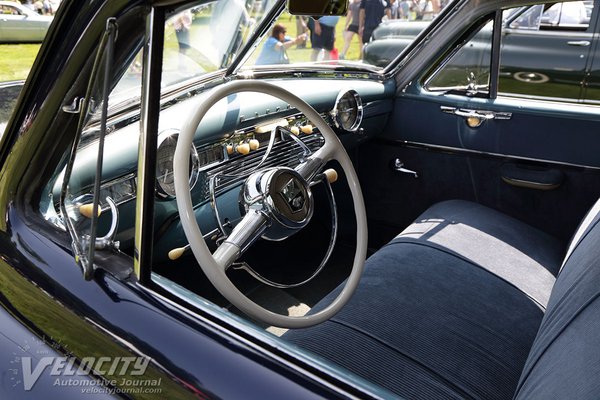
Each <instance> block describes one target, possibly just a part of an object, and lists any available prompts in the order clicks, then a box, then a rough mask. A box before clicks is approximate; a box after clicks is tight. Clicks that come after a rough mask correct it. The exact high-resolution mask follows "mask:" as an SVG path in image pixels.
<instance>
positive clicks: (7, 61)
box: [0, 44, 41, 82]
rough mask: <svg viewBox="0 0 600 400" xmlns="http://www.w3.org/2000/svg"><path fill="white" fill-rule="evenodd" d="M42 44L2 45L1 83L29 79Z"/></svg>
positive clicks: (0, 48)
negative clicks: (28, 76)
mask: <svg viewBox="0 0 600 400" xmlns="http://www.w3.org/2000/svg"><path fill="white" fill-rule="evenodd" d="M40 46H41V45H40V44H3V45H0V82H4V81H14V80H19V79H25V78H27V75H28V74H29V70H30V69H31V66H32V65H33V61H34V60H35V56H36V55H37V53H38V51H39V49H40Z"/></svg>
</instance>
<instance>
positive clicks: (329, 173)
mask: <svg viewBox="0 0 600 400" xmlns="http://www.w3.org/2000/svg"><path fill="white" fill-rule="evenodd" d="M323 173H324V174H325V176H326V177H327V180H328V181H329V183H333V182H335V181H337V180H338V173H337V171H336V170H335V169H333V168H329V169H327V170H325V172H323Z"/></svg>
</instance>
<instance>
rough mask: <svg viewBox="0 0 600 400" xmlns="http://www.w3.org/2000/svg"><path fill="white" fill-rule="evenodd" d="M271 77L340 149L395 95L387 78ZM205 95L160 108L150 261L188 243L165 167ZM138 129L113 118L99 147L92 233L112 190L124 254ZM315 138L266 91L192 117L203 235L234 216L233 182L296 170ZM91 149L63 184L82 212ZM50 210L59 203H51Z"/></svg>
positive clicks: (378, 121) (375, 124)
mask: <svg viewBox="0 0 600 400" xmlns="http://www.w3.org/2000/svg"><path fill="white" fill-rule="evenodd" d="M272 83H275V84H277V85H281V86H283V87H285V88H286V89H287V90H288V91H290V92H292V93H294V94H296V95H297V96H299V97H301V98H302V99H304V100H305V101H307V102H308V103H309V104H310V105H311V106H312V107H313V108H315V110H316V111H317V112H319V114H320V115H321V116H322V118H324V120H325V121H326V122H327V123H328V124H330V126H332V127H333V129H334V130H335V131H336V133H337V134H338V137H339V138H340V140H341V141H342V143H343V144H344V145H345V146H346V147H347V148H351V147H353V146H356V145H357V144H359V143H361V142H362V141H364V140H367V139H368V138H369V137H372V136H374V135H376V134H377V132H378V131H379V130H381V129H382V128H383V125H384V124H385V122H386V120H387V116H388V114H389V113H390V111H391V110H392V98H393V95H394V92H395V87H394V84H393V82H374V81H367V80H351V81H349V80H348V79H339V80H334V79H332V80H327V79H312V80H309V79H306V80H297V79H296V80H277V81H272ZM203 97H204V95H203V93H199V94H194V95H191V96H180V97H178V98H174V99H170V100H169V101H168V102H167V103H165V106H164V108H163V110H162V111H161V115H160V122H159V136H158V146H157V153H156V156H157V169H156V201H155V235H154V236H155V246H154V248H155V259H156V261H157V262H162V261H167V260H168V254H169V251H171V250H172V249H173V248H177V247H180V246H185V245H186V244H187V243H186V239H185V235H184V234H183V230H182V227H181V225H180V221H179V213H178V210H177V205H176V201H175V190H174V179H173V167H172V166H173V158H174V153H175V148H176V146H177V139H178V135H179V132H180V131H181V129H182V127H183V125H184V123H185V122H186V120H187V117H188V116H190V115H191V114H192V112H193V110H194V109H195V108H196V107H197V106H198V104H199V102H201V101H202V100H203ZM139 130H140V127H139V123H138V122H134V123H129V124H127V125H125V126H119V124H118V123H116V124H114V126H113V131H112V132H110V133H109V134H108V135H107V137H106V140H105V144H104V146H105V156H104V166H103V173H102V184H101V191H100V199H101V203H100V205H101V207H102V210H103V212H102V214H101V216H100V218H99V231H102V230H103V229H104V230H106V229H108V228H107V227H108V226H109V225H110V220H111V217H110V212H107V213H105V212H104V210H107V209H108V203H107V202H106V200H105V199H106V197H107V196H110V197H111V198H112V199H113V200H114V202H115V204H116V205H117V207H118V211H119V226H118V234H117V237H116V238H117V240H119V241H120V242H121V249H122V250H123V251H124V252H126V253H128V254H129V253H131V251H130V250H131V249H132V248H133V227H134V224H135V193H136V190H137V162H138V158H137V152H138V138H139ZM84 135H85V132H84ZM322 144H323V138H322V137H321V135H320V132H319V131H318V130H317V129H316V128H314V127H313V125H312V123H311V121H309V120H307V118H306V117H305V116H304V115H302V114H301V113H299V112H298V111H297V110H295V109H293V108H292V107H290V106H289V105H288V104H286V103H284V102H283V101H281V100H279V99H276V98H274V97H272V96H268V95H263V94H257V93H237V94H234V95H231V96H229V97H227V98H225V99H223V100H221V101H219V102H218V103H217V104H215V106H213V107H212V109H211V110H210V111H209V112H208V113H207V115H206V116H205V118H204V119H203V121H202V122H201V123H200V126H199V127H198V129H197V131H196V135H195V137H194V143H193V145H192V146H191V148H190V153H189V157H190V187H191V192H192V200H193V203H194V212H195V213H196V218H197V221H198V223H199V226H200V228H201V230H202V232H203V233H208V235H207V236H208V238H209V239H210V238H211V236H214V233H215V232H216V233H218V232H219V230H220V231H223V230H228V229H231V228H232V227H233V226H235V224H236V222H237V221H238V220H240V219H241V217H242V216H243V215H242V212H243V211H242V210H240V207H239V187H240V186H241V185H242V183H243V182H244V181H245V179H246V178H247V177H248V175H250V173H251V172H253V171H255V170H256V169H258V168H268V167H270V166H276V165H279V166H288V167H290V168H294V167H295V166H297V165H298V164H299V163H300V159H301V157H302V156H303V154H304V155H306V152H314V151H316V150H317V149H318V148H319V147H321V146H322ZM97 151H98V145H97V142H96V141H90V143H89V144H88V145H86V146H85V147H83V148H81V149H79V150H78V151H77V156H76V159H75V164H74V168H73V172H72V175H71V179H70V182H69V186H70V192H71V193H72V195H71V203H72V204H74V205H76V207H79V210H78V211H79V213H80V214H81V204H84V203H86V202H87V203H89V201H90V200H89V199H90V196H91V194H90V193H91V190H92V186H93V183H94V172H95V167H96V159H97ZM61 187H62V180H61V179H60V176H59V179H57V180H56V182H55V185H54V189H53V198H54V199H55V200H54V201H55V202H57V201H58V199H59V198H60V190H61ZM55 208H56V210H58V209H59V208H58V204H56V206H55ZM76 211H77V210H76ZM70 214H71V213H70ZM73 214H77V212H73ZM75 217H77V216H75ZM88 217H89V216H88ZM79 220H84V221H85V218H81V217H80V218H79ZM100 234H101V233H100ZM217 236H218V235H217Z"/></svg>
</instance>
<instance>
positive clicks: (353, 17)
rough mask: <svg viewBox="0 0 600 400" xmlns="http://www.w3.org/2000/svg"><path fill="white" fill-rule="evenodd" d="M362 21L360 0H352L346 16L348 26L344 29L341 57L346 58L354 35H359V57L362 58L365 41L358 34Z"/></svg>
mask: <svg viewBox="0 0 600 400" xmlns="http://www.w3.org/2000/svg"><path fill="white" fill-rule="evenodd" d="M359 21H360V0H351V1H350V4H349V5H348V15H347V16H346V27H345V29H344V49H343V50H342V53H341V54H340V59H342V60H343V59H345V58H346V53H347V52H348V49H349V48H350V43H351V42H352V38H353V37H354V35H356V36H357V37H358V45H359V48H360V56H359V59H362V48H363V42H362V37H361V36H360V35H359V34H358V25H359Z"/></svg>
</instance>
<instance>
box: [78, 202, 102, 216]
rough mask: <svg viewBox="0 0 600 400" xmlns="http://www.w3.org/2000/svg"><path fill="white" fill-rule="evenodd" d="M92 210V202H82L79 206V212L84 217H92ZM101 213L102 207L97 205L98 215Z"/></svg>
mask: <svg viewBox="0 0 600 400" xmlns="http://www.w3.org/2000/svg"><path fill="white" fill-rule="evenodd" d="M93 210H94V205H93V204H82V205H80V206H79V213H80V214H81V215H83V216H84V217H86V218H92V213H93ZM100 214H102V209H101V208H100V206H98V216H100Z"/></svg>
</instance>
